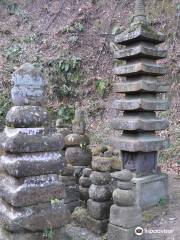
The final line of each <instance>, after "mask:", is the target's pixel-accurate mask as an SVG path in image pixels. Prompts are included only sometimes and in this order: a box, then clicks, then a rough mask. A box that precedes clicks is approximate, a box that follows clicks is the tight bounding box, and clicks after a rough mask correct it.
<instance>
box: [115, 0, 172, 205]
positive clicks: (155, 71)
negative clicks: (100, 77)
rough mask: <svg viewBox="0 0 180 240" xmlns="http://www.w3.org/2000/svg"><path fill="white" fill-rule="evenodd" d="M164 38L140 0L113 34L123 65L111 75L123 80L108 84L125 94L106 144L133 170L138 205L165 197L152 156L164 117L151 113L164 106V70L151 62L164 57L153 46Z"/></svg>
mask: <svg viewBox="0 0 180 240" xmlns="http://www.w3.org/2000/svg"><path fill="white" fill-rule="evenodd" d="M164 41H165V36H164V35H163V34H162V33H160V32H158V31H156V30H155V29H153V28H152V27H151V24H150V23H149V22H148V21H147V19H146V15H145V6H144V0H136V6H135V14H134V17H133V21H132V23H131V25H130V28H129V29H127V30H126V31H125V32H123V33H121V34H120V35H117V36H116V37H115V42H116V43H117V44H121V45H124V46H126V48H124V49H123V50H118V51H116V52H115V58H116V59H117V60H121V61H125V62H126V64H125V65H122V66H121V65H120V64H117V66H116V67H115V68H114V74H115V75H117V76H121V77H125V78H126V81H123V82H122V81H121V82H120V83H116V84H114V90H115V92H116V93H125V98H124V99H120V100H115V101H114V103H113V107H114V108H115V109H118V110H120V111H124V115H123V117H119V118H117V119H114V120H113V121H112V127H113V128H114V129H116V130H123V133H122V135H121V137H113V138H112V139H111V143H112V144H113V146H114V147H115V148H116V149H120V150H121V153H122V161H123V168H126V169H129V170H131V171H133V172H134V174H135V178H134V179H133V181H134V183H135V184H136V190H137V202H138V204H139V205H140V206H142V207H149V206H152V205H155V204H157V203H158V202H159V200H160V199H161V198H167V176H166V175H164V174H158V171H157V158H158V151H159V150H161V149H163V148H166V147H168V146H169V139H162V138H161V137H159V136H157V135H156V131H159V130H162V129H166V128H167V127H168V121H167V120H166V119H163V118H160V117H157V115H156V113H155V112H156V111H166V110H167V109H168V107H169V104H168V101H167V100H165V99H163V100H162V99H160V98H159V94H160V93H165V92H166V91H167V90H168V86H167V85H166V84H165V83H163V82H162V81H160V80H159V78H158V77H159V76H163V75H164V74H166V69H165V67H164V66H161V65H159V64H157V63H156V60H159V59H162V58H165V57H166V51H164V50H159V48H158V47H157V45H158V44H160V43H162V42H164ZM154 193H156V194H154Z"/></svg>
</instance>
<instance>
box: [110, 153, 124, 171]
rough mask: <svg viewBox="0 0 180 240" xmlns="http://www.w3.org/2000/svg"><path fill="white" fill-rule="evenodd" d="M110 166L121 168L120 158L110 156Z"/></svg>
mask: <svg viewBox="0 0 180 240" xmlns="http://www.w3.org/2000/svg"><path fill="white" fill-rule="evenodd" d="M111 168H112V170H116V171H117V170H119V171H120V170H121V169H122V160H121V159H120V158H119V157H116V156H114V157H112V158H111Z"/></svg>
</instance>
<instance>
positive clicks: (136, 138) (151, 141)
mask: <svg viewBox="0 0 180 240" xmlns="http://www.w3.org/2000/svg"><path fill="white" fill-rule="evenodd" d="M169 141H170V140H169V139H163V138H160V137H159V136H156V135H155V134H147V133H137V134H135V133H128V134H126V135H125V134H124V135H122V136H121V138H120V137H112V138H111V139H110V142H111V143H112V144H113V146H114V147H115V148H116V149H120V150H124V151H128V152H153V151H159V150H161V149H163V148H167V147H168V146H169Z"/></svg>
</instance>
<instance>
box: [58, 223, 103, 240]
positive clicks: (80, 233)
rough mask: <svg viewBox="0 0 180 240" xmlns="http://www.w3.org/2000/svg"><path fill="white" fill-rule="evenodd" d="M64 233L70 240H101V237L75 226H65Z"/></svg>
mask: <svg viewBox="0 0 180 240" xmlns="http://www.w3.org/2000/svg"><path fill="white" fill-rule="evenodd" d="M66 232H67V234H68V236H70V239H71V240H72V239H73V240H80V239H82V240H83V239H88V240H103V236H102V237H101V236H97V235H96V234H94V233H92V232H91V231H89V230H88V229H86V228H79V227H77V226H73V225H71V224H68V225H67V226H66ZM59 240H66V239H63V238H62V239H59Z"/></svg>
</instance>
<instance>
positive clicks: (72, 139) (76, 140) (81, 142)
mask: <svg viewBox="0 0 180 240" xmlns="http://www.w3.org/2000/svg"><path fill="white" fill-rule="evenodd" d="M89 143H90V142H89V138H88V137H87V136H86V135H79V134H75V133H73V134H69V135H67V136H66V137H65V145H66V146H67V147H69V146H72V147H73V146H83V147H84V146H87V145H89Z"/></svg>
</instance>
